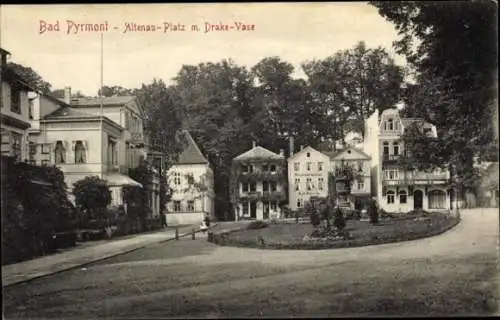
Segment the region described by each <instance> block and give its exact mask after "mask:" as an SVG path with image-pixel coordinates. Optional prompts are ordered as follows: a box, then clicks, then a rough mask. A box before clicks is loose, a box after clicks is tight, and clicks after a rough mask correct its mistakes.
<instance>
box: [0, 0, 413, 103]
mask: <svg viewBox="0 0 500 320" xmlns="http://www.w3.org/2000/svg"><path fill="white" fill-rule="evenodd" d="M88 24H92V25H94V24H98V25H102V26H103V27H105V26H106V24H107V30H104V31H102V34H103V35H102V37H103V48H102V51H103V83H104V85H108V86H113V85H120V86H123V87H126V88H136V87H139V86H140V85H141V84H142V83H146V84H147V83H150V82H152V80H153V79H154V78H161V79H163V80H164V81H165V82H166V83H167V84H170V83H171V80H172V78H173V77H175V76H176V75H177V73H178V71H179V70H180V68H181V67H182V65H185V64H190V65H197V64H199V63H201V62H218V61H221V60H222V59H224V58H231V59H232V60H233V61H234V62H235V63H237V64H238V65H244V66H247V67H249V68H250V67H252V66H253V65H255V64H257V63H258V62H259V61H260V60H262V59H263V58H265V57H270V56H279V57H280V58H281V59H283V60H285V61H288V62H290V63H292V64H293V65H294V66H295V73H294V77H304V74H303V72H302V70H301V68H300V64H301V63H302V62H305V61H310V60H313V59H323V58H326V57H328V56H330V55H332V54H334V53H335V52H337V51H338V50H346V49H350V48H352V47H354V46H355V45H356V44H357V43H358V42H359V41H364V42H365V43H366V45H367V47H368V48H372V47H378V46H382V47H384V48H385V49H386V50H387V51H388V52H389V53H390V55H391V56H392V57H393V58H394V60H395V61H396V63H398V64H400V65H403V64H404V63H405V60H404V58H403V57H401V56H399V55H396V54H395V53H394V50H393V49H392V42H393V41H394V40H397V39H398V36H397V32H396V30H395V28H394V26H393V25H392V24H391V23H389V22H387V21H386V20H385V19H384V18H382V17H381V16H380V15H379V14H378V12H377V9H376V8H375V7H372V6H370V5H368V4H367V3H364V2H345V3H342V2H332V3H325V2H322V3H279V4H278V3H259V4H251V3H243V4H235V3H218V4H215V3H212V4H103V5H97V4H94V5H90V4H86V5H2V6H1V8H0V47H2V48H3V49H5V50H7V51H9V52H11V54H12V55H11V57H10V60H9V61H12V62H15V63H19V64H22V65H24V66H29V67H31V68H33V69H34V70H35V71H36V72H38V73H39V74H40V75H41V76H42V77H43V78H44V80H46V81H48V82H49V83H51V84H52V89H60V88H64V87H66V86H69V87H71V88H72V91H74V92H76V91H81V92H82V93H84V94H86V95H96V94H97V90H98V88H99V87H100V83H101V73H100V70H101V32H100V31H92V30H85V29H86V25H88ZM126 24H128V25H129V29H127V27H126ZM133 24H135V25H136V26H139V25H142V26H143V28H146V26H151V25H152V26H155V29H156V28H157V27H159V28H158V29H157V30H156V31H131V30H130V29H131V28H133V27H132V25H133ZM207 24H208V25H217V26H219V25H220V24H222V25H225V26H227V27H228V29H227V30H216V29H220V27H219V28H217V27H215V26H214V27H211V29H212V31H208V32H206V25H207ZM182 25H184V28H182ZM193 25H194V26H197V27H198V31H191V28H192V26H193ZM241 25H246V26H248V27H247V28H246V29H247V30H245V31H240V30H238V27H240V28H241ZM55 26H58V28H57V27H55ZM165 26H168V28H167V30H166V31H165ZM174 26H175V27H174ZM231 26H232V27H233V28H231ZM223 28H224V27H223ZM54 29H56V30H54ZM149 29H152V28H151V27H150V28H149ZM174 29H177V30H174ZM182 29H183V30H184V31H181V30H182ZM125 31H126V32H125Z"/></svg>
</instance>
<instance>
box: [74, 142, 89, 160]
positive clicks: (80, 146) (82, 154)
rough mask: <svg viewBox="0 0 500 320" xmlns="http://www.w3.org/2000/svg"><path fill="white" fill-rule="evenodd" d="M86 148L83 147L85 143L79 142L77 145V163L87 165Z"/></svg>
mask: <svg viewBox="0 0 500 320" xmlns="http://www.w3.org/2000/svg"><path fill="white" fill-rule="evenodd" d="M85 162H87V161H86V157H85V146H84V145H83V141H81V140H78V141H77V142H76V144H75V163H85Z"/></svg>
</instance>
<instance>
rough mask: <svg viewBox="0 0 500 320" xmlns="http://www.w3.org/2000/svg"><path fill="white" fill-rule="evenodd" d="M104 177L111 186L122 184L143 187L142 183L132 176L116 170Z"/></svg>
mask: <svg viewBox="0 0 500 320" xmlns="http://www.w3.org/2000/svg"><path fill="white" fill-rule="evenodd" d="M103 179H104V180H106V181H107V182H108V186H110V187H121V186H137V187H142V184H140V183H139V182H137V181H135V180H134V179H132V178H130V177H129V176H126V175H124V174H121V173H116V172H114V173H110V174H107V175H105V176H104V177H103Z"/></svg>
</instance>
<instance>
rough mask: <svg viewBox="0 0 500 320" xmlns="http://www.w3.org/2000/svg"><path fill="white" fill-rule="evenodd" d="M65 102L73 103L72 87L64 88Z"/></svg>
mask: <svg viewBox="0 0 500 320" xmlns="http://www.w3.org/2000/svg"><path fill="white" fill-rule="evenodd" d="M64 102H66V103H67V104H71V87H65V88H64Z"/></svg>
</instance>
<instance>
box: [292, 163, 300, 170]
mask: <svg viewBox="0 0 500 320" xmlns="http://www.w3.org/2000/svg"><path fill="white" fill-rule="evenodd" d="M293 170H295V171H299V170H300V162H295V163H294V164H293Z"/></svg>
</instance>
